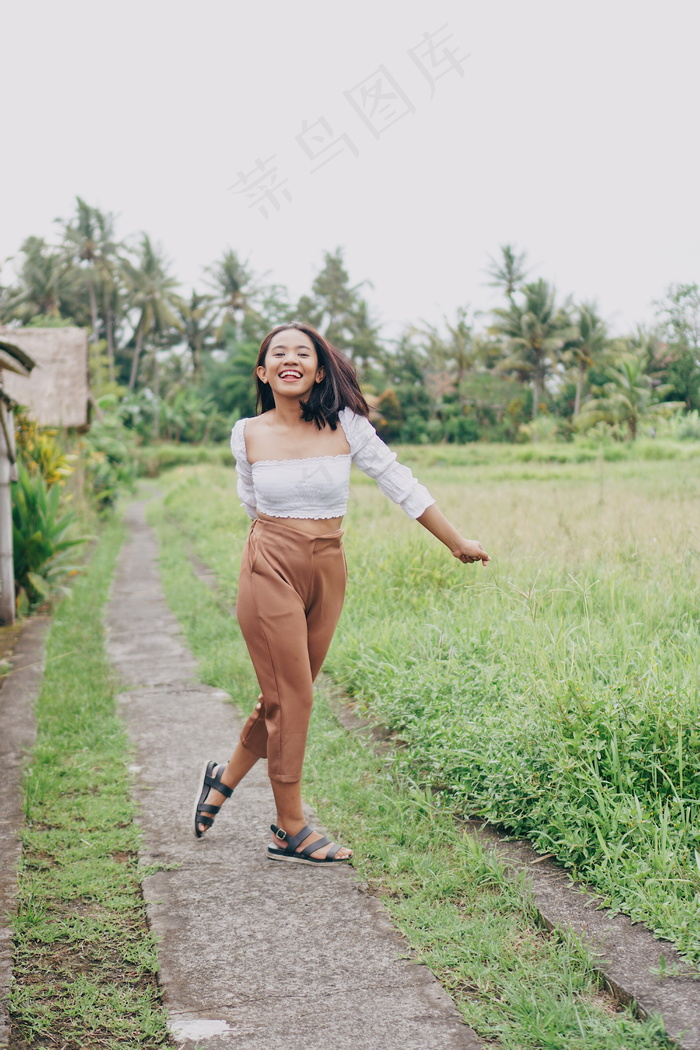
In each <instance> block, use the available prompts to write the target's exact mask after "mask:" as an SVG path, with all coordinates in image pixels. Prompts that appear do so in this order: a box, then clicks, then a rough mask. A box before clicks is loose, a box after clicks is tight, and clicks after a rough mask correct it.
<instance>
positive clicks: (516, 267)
mask: <svg viewBox="0 0 700 1050" xmlns="http://www.w3.org/2000/svg"><path fill="white" fill-rule="evenodd" d="M526 255H527V253H526V252H518V251H516V249H515V247H514V246H513V245H512V244H502V245H501V261H500V262H499V261H498V260H497V259H494V258H493V256H491V255H489V260H490V262H491V266H490V267H489V268H488V269H487V271H486V272H487V274H488V275H489V277H492V278H493V280H492V281H489V287H490V288H503V290H504V292H505V293H506V296H507V297H508V299H509V300H510V302H512V301H513V296H514V295H515V293H516V292H517V290H518V289H519V288H520V286H521V285H522V283H523V281H524V280H525V278H526V277H527V275H528V271H527V270H526V269H525V258H526Z"/></svg>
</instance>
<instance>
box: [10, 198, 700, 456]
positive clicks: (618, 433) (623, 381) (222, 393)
mask: <svg viewBox="0 0 700 1050" xmlns="http://www.w3.org/2000/svg"><path fill="white" fill-rule="evenodd" d="M56 225H57V235H56V238H55V239H54V240H53V241H51V242H50V241H47V240H46V239H44V238H41V237H36V236H30V237H28V238H27V239H26V240H25V241H24V243H23V244H22V246H21V249H20V251H19V254H18V256H17V257H16V259H15V260H14V266H15V279H14V281H13V282H12V283H10V284H9V285H7V286H0V323H3V324H10V325H62V324H76V325H80V326H84V327H86V328H88V329H89V331H90V370H91V386H92V391H93V396H94V399H95V411H96V412H97V413H98V414H99V413H101V411H102V409H103V407H104V405H105V404H107V403H111V404H112V405H113V406H116V410H117V411H118V412H119V414H120V416H121V419H122V420H123V422H124V424H125V426H127V427H129V428H131V429H133V430H134V431H136V432H137V433H138V434H139V435H140V436H141V438H142V439H143V440H159V439H162V438H167V439H170V440H175V441H190V442H192V441H195V442H203V441H207V440H220V439H222V438H223V437H225V435H226V434H227V433H228V431H229V429H230V426H231V423H232V422H233V421H234V420H235V419H236V418H238V417H240V416H241V415H249V414H251V413H252V412H253V411H254V404H253V401H252V397H253V391H252V383H251V373H252V369H253V366H254V363H255V358H256V354H257V350H258V347H259V345H260V341H261V340H262V338H263V336H264V335H265V333H266V332H268V331H269V330H270V328H272V327H273V326H274V325H276V324H279V323H283V322H285V321H291V320H294V319H296V320H301V321H306V322H308V323H310V324H312V325H313V326H314V327H315V328H317V329H318V330H319V331H320V332H322V333H323V334H324V335H325V336H326V337H327V338H328V339H329V340H330V341H331V342H332V343H333V344H334V345H335V346H337V347H338V348H339V349H341V350H343V351H344V352H345V353H347V354H348V355H349V356H350V357H351V358H352V360H353V362H354V363H355V365H356V367H357V370H358V373H359V376H360V379H361V382H362V386H363V389H364V391H365V392H366V395H367V397H368V400H369V401H370V404H371V405H372V407H373V408H374V409H375V411H376V417H377V425H378V428H379V429H380V431H381V432H382V433H383V435H384V436H385V437H386V438H387V439H389V440H396V439H398V440H400V441H405V442H430V441H436V442H438V441H452V442H467V441H475V440H480V439H482V440H494V441H504V440H505V441H512V440H522V439H529V438H530V439H535V438H538V437H539V438H545V437H546V438H560V439H569V438H571V437H572V436H573V435H575V434H576V433H578V432H582V431H589V430H591V429H593V430H594V431H595V432H596V433H598V434H600V435H602V436H606V435H607V436H612V437H615V438H619V439H620V440H623V439H632V440H633V439H634V438H635V437H636V435H637V434H638V433H639V431H640V428H642V427H645V428H646V429H648V430H649V431H650V432H651V433H653V432H654V431H655V428H656V426H657V425H658V423H659V421H660V420H661V419H664V418H673V419H674V420H675V425H676V429H677V430H678V432H679V433H680V435H681V436H684V434H685V433H686V432H687V436H691V437H700V422H699V420H698V413H699V412H700V288H699V287H698V285H697V284H690V283H689V284H675V285H672V286H670V287H669V288H668V289H666V291H665V293H664V294H663V296H662V297H661V298H660V299H659V300H658V301H657V302H656V303H655V304H654V305H655V309H656V322H655V324H653V325H652V326H646V327H644V326H638V327H637V328H636V329H635V330H634V331H632V332H630V333H628V334H627V335H624V336H614V335H613V334H612V333H611V332H610V329H609V326H608V324H607V323H606V321H605V319H604V318H603V317H602V316H601V314H600V311H599V309H598V306H597V304H596V303H595V302H590V301H577V300H576V299H575V298H574V297H573V296H567V297H560V296H559V295H558V294H557V291H556V289H555V288H554V286H553V285H552V283H551V282H549V281H547V280H545V279H544V278H541V277H540V278H533V277H532V275H531V272H530V270H529V268H528V263H527V257H526V253H525V252H523V251H519V250H518V249H517V248H515V247H514V246H513V245H504V246H502V247H501V249H500V252H499V254H498V255H497V256H496V257H495V258H490V259H489V260H488V265H487V266H486V268H485V272H486V275H487V277H488V279H489V283H490V284H491V286H493V287H495V288H497V289H499V290H500V291H501V293H502V302H501V305H500V306H498V307H496V308H495V309H494V310H493V311H492V312H491V313H490V314H488V315H484V314H477V313H475V312H474V311H473V310H471V309H470V307H469V306H468V305H467V304H466V303H465V304H464V305H463V306H460V307H458V308H457V309H456V311H455V315H454V317H452V318H447V317H444V318H443V322H442V324H440V325H432V324H428V323H427V322H424V321H409V322H407V323H406V324H405V326H404V328H403V330H402V331H401V333H400V334H399V336H398V337H396V338H394V339H387V338H384V337H382V335H381V331H380V329H381V325H380V324H378V323H377V321H376V320H375V319H374V317H373V316H372V311H371V308H370V305H369V303H368V301H367V298H366V295H365V292H364V288H365V286H366V285H369V284H370V282H369V281H366V280H365V281H361V282H360V283H358V284H352V283H351V281H350V278H349V275H348V272H347V270H346V267H345V263H344V259H343V251H342V249H340V248H338V249H336V250H335V251H334V252H330V251H327V252H325V253H324V258H323V261H322V264H321V267H320V269H319V272H318V273H317V275H316V277H315V279H314V280H313V282H312V284H311V288H310V290H309V292H308V293H307V294H304V295H302V296H301V297H300V298H299V299H298V300H297V301H296V302H293V301H292V300H291V299H290V296H289V293H288V291H287V289H286V287H285V286H283V285H281V284H270V283H266V282H265V281H264V280H263V279H262V278H261V277H260V276H259V275H258V274H256V273H255V272H254V271H253V270H252V269H251V268H250V266H249V264H248V263H247V262H245V261H242V260H241V259H240V258H239V256H238V254H237V253H236V252H235V251H234V250H233V249H228V250H226V251H225V252H224V253H223V255H222V256H221V258H220V259H218V260H217V261H215V262H214V263H212V264H211V265H209V266H206V267H205V268H204V269H203V272H202V279H201V286H200V287H199V288H197V289H192V290H191V291H190V292H189V294H187V293H184V292H183V290H182V288H181V285H180V282H178V280H177V278H176V276H175V275H174V274H173V272H172V270H171V266H170V264H169V262H168V260H167V258H166V256H165V254H164V252H163V250H162V248H161V247H160V246H158V245H156V244H154V243H153V241H152V239H151V238H150V237H149V236H148V235H147V234H145V233H143V234H141V235H140V236H138V237H135V238H125V239H119V238H118V237H117V234H116V223H115V218H114V216H113V215H112V214H110V213H107V212H105V211H103V210H101V209H99V208H95V207H93V206H91V205H89V204H88V203H86V202H85V201H84V200H82V199H81V198H77V201H76V207H75V211H74V214H73V215H72V216H70V217H69V218H68V219H65V220H57V224H56ZM683 428H685V430H683Z"/></svg>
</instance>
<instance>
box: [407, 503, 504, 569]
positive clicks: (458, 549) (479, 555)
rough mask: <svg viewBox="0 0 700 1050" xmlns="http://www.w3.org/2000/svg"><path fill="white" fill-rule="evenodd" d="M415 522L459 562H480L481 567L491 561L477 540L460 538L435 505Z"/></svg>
mask: <svg viewBox="0 0 700 1050" xmlns="http://www.w3.org/2000/svg"><path fill="white" fill-rule="evenodd" d="M416 521H419V522H420V523H421V525H422V526H423V528H424V529H427V530H428V532H430V533H432V534H433V536H435V537H436V538H437V539H438V540H440V542H441V543H444V544H445V546H446V547H449V549H450V551H451V552H452V554H453V555H454V557H455V558H459V560H460V561H463V562H474V561H480V562H481V563H482V565H486V563H487V562H489V561H491V559H490V558H489V556H488V554H487V553H486V551H485V550H484V548H483V547H482V546H481V544H480V543H479V541H478V540H465V539H464V537H463V536H460V534H459V533H458V532H457V530H456V528H455V527H454V525H451V524H450V523H449V521H448V520H447V518H446V517H445V515H444V514H443V513H442V511H441V510H439V509H438V506H437V503H433V504H431V506H429V507H428V509H427V510H424V511H423V513H422V514H421V515H420V517H418V518H416Z"/></svg>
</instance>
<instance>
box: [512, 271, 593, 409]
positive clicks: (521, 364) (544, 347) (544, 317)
mask: <svg viewBox="0 0 700 1050" xmlns="http://www.w3.org/2000/svg"><path fill="white" fill-rule="evenodd" d="M521 294H522V297H523V299H522V302H516V300H515V298H512V299H511V301H510V305H509V306H508V308H507V309H504V308H499V309H497V310H494V311H493V312H494V315H495V317H496V323H495V324H494V325H493V326H492V331H493V332H495V333H497V334H499V335H501V336H502V337H504V339H505V349H506V352H507V355H508V356H507V357H506V358H505V360H503V361H501V362H500V363H499V364H498V366H497V367H498V370H499V371H501V372H510V373H512V374H513V375H515V376H516V378H517V379H518V380H520V382H531V383H532V418H533V419H536V418H537V413H538V411H539V406H540V398H541V396H542V394H543V393H544V392H545V384H546V381H547V377H548V376H549V375H550V373H551V372H552V370H553V368H554V366H555V365H556V364H557V363H558V360H559V356H560V353H561V351H562V349H563V347H564V345H565V344H566V342H567V341H568V340H569V339H572V338H573V337H574V335H575V334H576V329H575V328H574V326H573V325H572V322H571V318H570V317H569V314H568V313H567V307H568V302H566V303H565V304H564V305H563V306H562V307H558V306H557V305H556V293H555V290H554V288H553V287H552V286H550V285H549V284H548V283H547V281H545V280H543V279H542V278H540V279H539V280H537V281H533V282H532V283H530V284H526V285H523V287H522V289H521Z"/></svg>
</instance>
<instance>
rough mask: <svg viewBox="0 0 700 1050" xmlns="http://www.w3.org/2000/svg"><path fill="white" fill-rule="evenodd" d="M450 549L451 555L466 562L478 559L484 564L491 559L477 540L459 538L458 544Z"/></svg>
mask: <svg viewBox="0 0 700 1050" xmlns="http://www.w3.org/2000/svg"><path fill="white" fill-rule="evenodd" d="M451 550H452V555H453V557H455V558H459V560H460V561H463V562H465V563H466V564H471V563H472V562H475V561H480V562H481V564H482V565H486V563H487V562H489V561H491V559H490V558H489V556H488V554H487V553H486V551H485V550H484V548H483V547H482V546H481V544H480V543H479V541H478V540H462V539H461V542H460V543H459V545H458V546H457V547H452V548H451Z"/></svg>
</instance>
